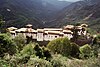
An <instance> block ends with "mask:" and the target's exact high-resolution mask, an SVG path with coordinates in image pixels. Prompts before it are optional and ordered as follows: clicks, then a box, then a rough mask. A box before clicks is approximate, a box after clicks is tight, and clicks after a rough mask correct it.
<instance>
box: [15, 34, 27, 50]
mask: <svg viewBox="0 0 100 67" xmlns="http://www.w3.org/2000/svg"><path fill="white" fill-rule="evenodd" d="M13 40H14V42H15V44H16V46H17V49H18V51H21V50H22V49H23V47H24V46H25V44H26V37H25V36H24V35H22V34H19V35H17V36H16V37H15V38H14V39H13Z"/></svg>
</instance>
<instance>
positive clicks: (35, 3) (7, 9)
mask: <svg viewBox="0 0 100 67" xmlns="http://www.w3.org/2000/svg"><path fill="white" fill-rule="evenodd" d="M0 5H1V6H0V16H1V17H2V18H3V20H4V21H6V23H5V26H6V27H9V26H16V27H22V26H25V24H28V23H31V24H33V27H34V28H40V27H44V26H45V25H44V24H45V22H46V21H48V20H51V19H52V18H53V16H54V15H55V14H56V13H57V12H58V11H59V9H58V8H56V7H55V6H54V4H51V3H50V2H47V1H45V0H0Z"/></svg>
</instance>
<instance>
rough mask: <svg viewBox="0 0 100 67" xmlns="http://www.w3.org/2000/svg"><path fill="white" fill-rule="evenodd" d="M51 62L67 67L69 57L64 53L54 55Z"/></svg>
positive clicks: (58, 66) (59, 66)
mask: <svg viewBox="0 0 100 67" xmlns="http://www.w3.org/2000/svg"><path fill="white" fill-rule="evenodd" d="M50 62H51V63H52V65H53V67H67V63H66V62H67V58H66V57H63V56H62V55H54V56H53V58H52V59H51V61H50Z"/></svg>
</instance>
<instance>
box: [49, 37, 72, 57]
mask: <svg viewBox="0 0 100 67" xmlns="http://www.w3.org/2000/svg"><path fill="white" fill-rule="evenodd" d="M47 47H48V48H49V49H50V50H51V52H53V53H58V54H62V55H63V56H69V55H70V54H71V44H70V41H69V40H68V38H58V39H55V40H53V41H51V42H49V44H48V45H47Z"/></svg>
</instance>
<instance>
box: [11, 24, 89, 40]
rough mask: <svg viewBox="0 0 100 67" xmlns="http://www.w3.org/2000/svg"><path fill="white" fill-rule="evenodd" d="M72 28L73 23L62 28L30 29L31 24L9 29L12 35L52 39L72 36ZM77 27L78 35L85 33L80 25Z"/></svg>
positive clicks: (34, 38)
mask: <svg viewBox="0 0 100 67" xmlns="http://www.w3.org/2000/svg"><path fill="white" fill-rule="evenodd" d="M73 28H74V26H73V25H67V26H65V27H64V29H63V28H44V29H37V30H34V29H32V25H31V24H28V25H26V28H20V29H17V30H13V31H12V30H10V33H12V34H13V37H14V36H16V35H18V34H23V35H24V36H25V37H31V38H32V39H33V40H37V41H52V40H54V39H56V38H62V37H68V39H71V38H72V37H73V32H72V29H73ZM77 29H78V30H79V31H78V34H79V35H82V34H84V35H86V33H87V32H86V31H85V30H84V29H83V28H82V27H81V26H78V27H77Z"/></svg>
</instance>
